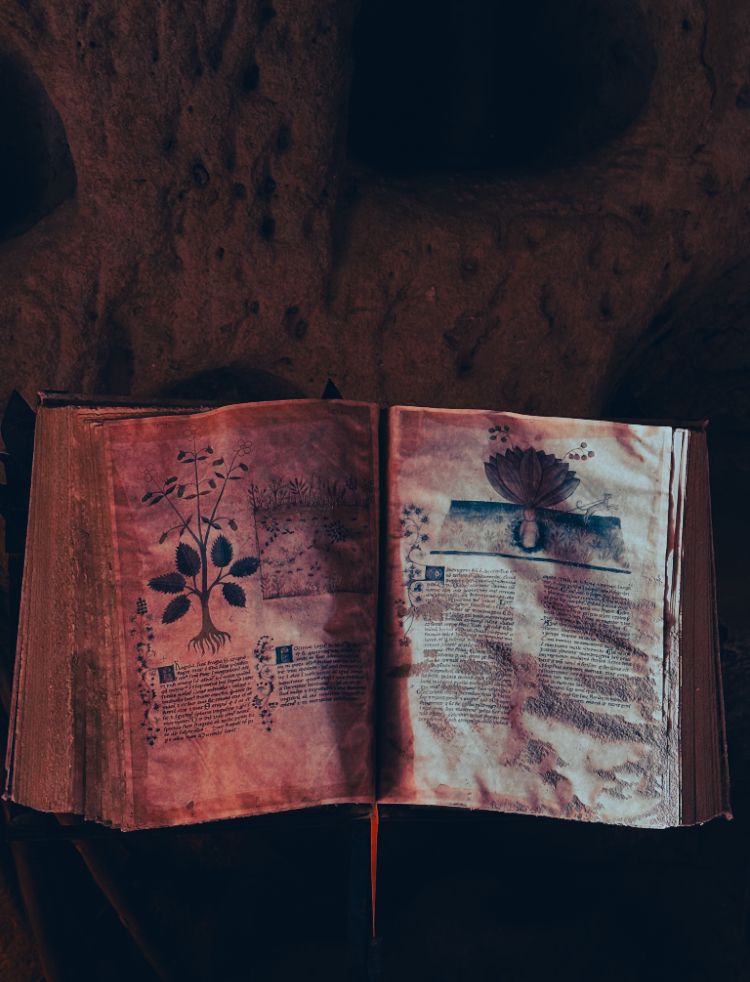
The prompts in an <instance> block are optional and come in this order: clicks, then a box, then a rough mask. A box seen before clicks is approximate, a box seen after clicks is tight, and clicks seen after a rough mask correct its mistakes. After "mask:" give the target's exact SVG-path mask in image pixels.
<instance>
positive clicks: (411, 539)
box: [396, 504, 445, 646]
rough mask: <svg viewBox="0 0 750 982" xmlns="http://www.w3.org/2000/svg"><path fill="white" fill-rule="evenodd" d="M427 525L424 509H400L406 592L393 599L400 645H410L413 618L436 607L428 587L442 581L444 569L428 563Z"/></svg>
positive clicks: (428, 522) (410, 505) (413, 505)
mask: <svg viewBox="0 0 750 982" xmlns="http://www.w3.org/2000/svg"><path fill="white" fill-rule="evenodd" d="M429 524H430V516H429V515H428V514H427V512H426V511H425V510H424V508H421V507H420V506H419V505H415V504H409V505H406V506H405V507H404V508H403V510H402V512H401V518H400V519H399V525H400V528H401V537H402V538H403V539H404V540H405V542H404V545H405V547H406V556H405V563H404V587H405V588H406V589H405V592H404V596H403V597H399V598H398V599H397V600H396V617H397V618H398V622H399V626H400V628H401V630H402V631H403V634H402V636H401V638H400V640H399V644H401V645H404V646H406V645H408V644H409V643H410V640H409V632H410V631H411V628H412V625H413V624H414V621H415V619H416V618H417V617H419V616H420V614H422V613H424V612H426V611H428V610H431V609H432V608H433V607H434V606H435V601H436V599H437V598H436V597H435V596H434V595H433V591H431V590H430V587H431V586H432V585H437V586H438V587H441V586H442V585H443V582H444V578H445V567H444V566H436V565H433V564H431V563H430V557H429V548H430V547H429V542H430V535H429V532H428V526H429ZM438 602H439V601H438Z"/></svg>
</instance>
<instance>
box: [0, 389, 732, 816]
mask: <svg viewBox="0 0 750 982" xmlns="http://www.w3.org/2000/svg"><path fill="white" fill-rule="evenodd" d="M715 618H716V607H715V592H714V576H713V554H712V542H711V525H710V502H709V489H708V463H707V453H706V439H705V433H704V432H703V431H702V429H701V428H700V427H698V428H694V429H690V428H682V427H677V428H673V427H671V426H655V425H630V424H626V423H613V422H593V421H584V420H572V419H543V418H539V417H532V416H521V415H517V414H514V413H505V412H489V411H479V410H444V409H419V408H412V407H396V408H392V409H390V410H387V411H384V412H381V411H380V410H379V409H378V407H376V406H374V405H368V404H363V403H355V402H346V401H317V400H300V401H293V402H272V403H257V404H249V405H238V406H229V407H223V408H219V409H206V408H205V407H204V408H196V407H180V406H174V407H171V408H164V407H162V408H156V407H151V408H149V407H132V406H131V407H125V406H120V407H111V406H110V407H105V406H103V405H96V404H95V403H91V402H89V403H84V402H82V401H78V402H75V401H72V402H70V403H61V402H60V401H57V402H56V401H55V400H54V399H50V398H46V399H45V398H44V397H43V398H42V404H41V406H40V409H39V412H38V416H37V430H36V439H35V451H34V465H33V478H32V496H31V506H30V516H29V529H28V538H27V549H26V566H25V575H24V582H23V594H22V606H21V621H20V629H19V643H18V652H17V659H16V669H15V681H14V696H13V705H12V713H11V727H10V739H9V749H8V758H7V784H6V795H7V797H9V798H11V799H12V800H14V801H17V802H20V803H22V804H25V805H29V806H31V807H34V808H38V809H42V810H46V811H55V812H73V813H78V814H81V815H84V816H86V817H87V818H90V819H95V820H96V821H99V822H105V823H109V824H112V825H115V826H119V827H121V828H124V829H135V828H143V827H149V826H160V825H176V824H180V823H189V822H200V821H206V820H210V819H219V818H228V817H233V816H241V815H254V814H259V813H264V812H274V811H282V810H287V809H297V808H304V807H310V806H319V805H326V804H334V803H351V804H357V803H359V804H372V803H374V802H379V803H382V804H389V805H398V804H406V805H441V806H452V807H461V808H477V809H490V810H497V811H504V812H518V813H525V814H532V815H547V816H557V817H560V818H569V819H580V820H590V821H599V822H610V823H621V824H627V825H634V826H645V827H663V826H674V825H680V824H691V823H695V822H702V821H705V820H707V819H709V818H711V817H712V816H714V815H717V814H720V813H722V812H724V813H728V809H729V804H728V798H727V775H726V755H725V751H724V736H723V713H722V702H721V681H720V674H719V665H718V641H717V628H716V619H715Z"/></svg>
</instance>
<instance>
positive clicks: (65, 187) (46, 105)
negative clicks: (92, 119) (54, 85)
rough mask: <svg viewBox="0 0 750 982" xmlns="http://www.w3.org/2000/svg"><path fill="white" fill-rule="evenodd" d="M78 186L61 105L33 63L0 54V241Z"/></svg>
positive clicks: (25, 226) (28, 225)
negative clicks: (51, 96)
mask: <svg viewBox="0 0 750 982" xmlns="http://www.w3.org/2000/svg"><path fill="white" fill-rule="evenodd" d="M75 187H76V173H75V167H74V165H73V159H72V157H71V155H70V148H69V146H68V141H67V139H66V136H65V128H64V127H63V124H62V120H61V119H60V116H59V115H58V113H57V110H56V109H55V107H54V106H53V105H52V103H51V102H50V100H49V97H48V96H47V93H46V92H45V91H44V87H43V86H42V84H41V82H40V81H39V79H38V78H37V77H36V75H35V74H34V72H33V71H32V69H31V68H30V67H29V65H28V64H27V63H26V62H25V61H24V60H23V59H22V58H21V57H19V56H18V55H14V54H3V53H0V240H4V239H9V238H12V237H13V236H16V235H20V234H21V233H23V232H25V231H27V229H29V228H31V226H32V225H34V224H35V223H36V222H38V221H39V219H40V218H43V217H44V216H45V215H48V214H49V213H50V212H51V211H54V209H55V208H56V207H57V206H58V205H59V204H61V203H62V202H63V201H65V200H66V199H67V198H69V197H72V195H73V194H74V193H75Z"/></svg>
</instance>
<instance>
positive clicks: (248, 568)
mask: <svg viewBox="0 0 750 982" xmlns="http://www.w3.org/2000/svg"><path fill="white" fill-rule="evenodd" d="M259 566H260V560H259V559H258V558H257V557H256V556H245V557H244V558H243V559H238V560H237V562H236V563H232V565H231V566H230V568H229V575H230V576H252V575H253V573H254V572H255V571H256V570H257V569H258V567H259Z"/></svg>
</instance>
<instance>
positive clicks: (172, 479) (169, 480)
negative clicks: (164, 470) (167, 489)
mask: <svg viewBox="0 0 750 982" xmlns="http://www.w3.org/2000/svg"><path fill="white" fill-rule="evenodd" d="M176 480H177V478H176V477H168V478H167V479H166V481H165V482H164V483H165V484H174V482H175V481H176Z"/></svg>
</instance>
